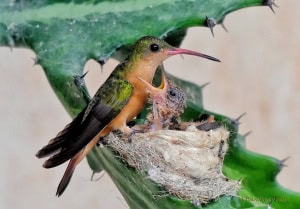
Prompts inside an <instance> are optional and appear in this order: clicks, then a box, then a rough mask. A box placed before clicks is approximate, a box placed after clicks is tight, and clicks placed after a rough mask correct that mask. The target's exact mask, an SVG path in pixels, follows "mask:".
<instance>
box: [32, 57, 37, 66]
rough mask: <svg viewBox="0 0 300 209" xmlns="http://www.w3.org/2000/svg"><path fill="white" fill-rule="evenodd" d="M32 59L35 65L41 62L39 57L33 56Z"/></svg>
mask: <svg viewBox="0 0 300 209" xmlns="http://www.w3.org/2000/svg"><path fill="white" fill-rule="evenodd" d="M31 59H32V60H33V65H38V64H39V59H38V57H37V56H36V57H31Z"/></svg>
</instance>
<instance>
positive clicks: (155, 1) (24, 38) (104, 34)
mask: <svg viewBox="0 0 300 209" xmlns="http://www.w3.org/2000/svg"><path fill="white" fill-rule="evenodd" d="M263 2H265V1H263V0H210V1H207V0H195V1H192V0H144V1H142V0H140V1H135V0H94V1H93V0H73V1H72V0H40V1H35V0H22V1H21V0H18V1H8V0H5V1H3V2H1V3H0V45H3V46H10V47H18V46H24V47H28V48H30V49H32V50H33V51H35V53H36V55H37V63H38V64H41V65H42V67H43V69H44V71H45V73H46V75H47V78H48V80H49V83H50V85H51V86H52V88H53V90H54V91H55V93H56V94H57V96H58V98H59V99H60V101H61V102H62V103H63V105H64V106H65V108H66V109H67V111H68V112H69V113H70V115H72V116H73V117H74V116H75V115H77V114H78V112H80V111H81V110H82V109H83V108H84V107H85V106H86V104H87V103H88V101H89V94H88V92H87V89H86V87H85V85H78V82H77V84H76V83H75V82H74V81H75V78H76V77H78V76H81V75H82V72H83V66H84V64H85V62H86V61H87V60H88V59H95V60H101V61H103V60H106V59H108V58H109V57H111V56H114V57H117V58H119V59H122V58H124V56H126V50H128V48H129V46H130V45H132V44H133V43H134V41H135V40H137V39H138V38H140V37H141V36H144V35H154V36H158V37H164V38H166V39H167V40H168V41H169V42H170V43H172V44H174V45H178V44H179V43H180V42H181V40H182V38H183V36H184V34H185V30H186V28H187V27H190V26H203V25H205V21H206V17H212V18H214V19H215V20H216V21H217V22H218V23H220V22H221V21H222V20H223V19H224V17H225V16H226V15H227V14H228V13H230V12H232V11H235V10H237V9H241V8H244V7H249V6H258V5H262V4H263ZM173 80H174V81H175V82H176V83H177V84H178V85H180V86H182V87H183V88H184V89H185V90H186V92H187V93H188V105H187V109H186V111H185V112H184V114H183V115H182V118H183V119H184V120H191V119H193V118H195V117H197V116H198V115H200V114H203V113H209V112H208V111H206V110H203V109H201V108H200V107H201V106H202V96H201V87H198V86H196V85H194V84H191V83H189V82H186V81H181V80H180V79H176V78H173ZM209 114H210V113H209ZM215 118H216V120H218V121H222V122H223V124H224V126H226V127H228V128H229V130H230V131H231V137H230V150H229V153H228V154H227V155H226V158H225V164H224V168H223V172H224V173H225V174H226V175H227V176H228V177H229V178H232V179H242V186H243V188H242V189H241V190H240V191H239V195H240V197H228V196H227V197H226V196H224V197H221V198H220V199H219V200H217V201H215V202H212V203H211V204H208V205H206V206H204V208H213V209H217V208H218V209H219V208H256V209H259V208H266V206H267V205H268V204H269V203H271V205H272V207H273V208H299V207H300V196H299V194H297V193H294V192H291V191H288V190H286V189H284V188H282V187H281V186H280V185H278V183H277V182H276V179H275V178H276V175H277V173H278V172H279V171H280V167H281V166H280V161H278V160H276V159H274V158H270V157H267V156H263V155H258V154H255V153H252V152H250V151H248V150H246V149H245V147H244V145H243V142H244V139H243V138H242V136H240V135H238V134H237V129H236V127H235V126H233V124H232V121H231V119H229V118H227V117H223V116H221V115H217V114H215ZM88 160H89V162H90V165H91V167H92V168H93V170H94V171H95V172H99V171H101V170H102V169H104V170H105V171H106V172H108V173H109V175H110V176H111V177H112V179H113V181H114V182H115V183H116V185H117V187H118V188H119V189H120V191H121V193H122V194H123V195H124V197H125V199H126V201H127V202H128V204H129V206H130V208H132V209H134V208H145V209H147V208H151V209H152V208H186V209H189V208H195V207H194V206H193V205H192V204H191V203H190V202H189V201H182V200H178V199H177V198H175V197H172V196H169V195H167V196H164V195H161V194H162V191H163V189H162V188H160V187H159V186H157V185H155V184H154V183H153V182H151V181H150V180H149V179H147V178H145V174H143V173H140V172H137V171H135V170H134V169H132V168H130V167H128V166H127V164H126V163H125V162H123V161H122V160H120V158H119V157H118V155H117V154H116V153H114V151H112V150H111V149H109V148H105V147H104V148H95V149H94V150H93V151H92V152H91V153H90V154H89V156H88ZM199 208H201V207H199Z"/></svg>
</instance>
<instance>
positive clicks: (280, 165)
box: [277, 157, 291, 169]
mask: <svg viewBox="0 0 300 209" xmlns="http://www.w3.org/2000/svg"><path fill="white" fill-rule="evenodd" d="M290 158H291V157H286V158H284V159H282V160H278V162H277V163H278V166H279V168H280V169H282V168H283V167H287V165H286V164H285V162H286V161H287V160H288V159H290Z"/></svg>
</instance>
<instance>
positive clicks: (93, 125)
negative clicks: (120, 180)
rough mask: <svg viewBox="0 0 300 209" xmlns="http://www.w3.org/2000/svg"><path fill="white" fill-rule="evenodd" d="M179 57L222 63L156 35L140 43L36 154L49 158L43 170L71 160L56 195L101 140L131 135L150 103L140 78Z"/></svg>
mask: <svg viewBox="0 0 300 209" xmlns="http://www.w3.org/2000/svg"><path fill="white" fill-rule="evenodd" d="M177 54H188V55H194V56H198V57H203V58H206V59H209V60H212V61H216V62H220V60H218V59H216V58H214V57H211V56H209V55H206V54H202V53H199V52H195V51H191V50H187V49H181V48H176V47H173V46H171V45H169V44H168V43H166V42H165V41H164V40H162V39H159V38H156V37H153V36H144V37H142V38H140V39H139V40H137V41H136V43H135V44H134V45H133V47H132V50H131V53H130V54H129V55H128V57H127V58H126V59H125V60H124V61H123V62H122V63H120V64H119V65H117V67H116V68H115V69H114V70H113V72H112V73H111V75H110V76H109V77H108V79H107V80H106V81H105V82H104V84H103V85H102V86H100V88H99V89H98V91H97V92H96V93H95V95H94V96H93V98H92V99H91V100H90V102H89V103H88V105H87V106H86V107H85V108H84V109H83V110H82V111H81V112H80V113H79V114H78V116H76V117H75V118H74V119H73V121H72V122H71V123H69V124H68V125H67V126H66V127H65V128H64V129H63V130H62V131H60V132H59V133H58V134H57V136H56V137H54V138H53V139H51V140H50V141H49V143H48V144H47V145H46V146H44V147H42V148H41V149H40V150H39V151H38V152H37V154H36V156H37V157H38V158H45V157H49V158H48V159H47V160H46V161H45V162H44V164H43V167H44V168H53V167H56V166H58V165H61V164H63V163H64V162H66V161H68V160H69V164H68V166H67V168H66V171H65V173H64V175H63V177H62V179H61V181H60V183H59V185H58V188H57V191H56V195H57V196H60V195H61V194H62V193H63V192H64V191H65V189H66V187H67V186H68V184H69V182H70V180H71V177H72V175H73V173H74V170H75V168H76V166H77V165H78V164H79V163H80V161H81V160H82V159H83V158H84V157H85V156H86V155H87V154H88V153H89V151H90V150H91V149H92V148H93V147H94V146H95V145H96V144H97V142H98V141H99V139H100V138H101V137H104V136H106V135H107V134H108V133H110V132H111V131H114V130H118V131H120V132H122V133H123V134H124V135H128V136H130V134H132V132H133V131H132V130H131V129H130V128H129V127H128V126H127V123H128V122H130V121H131V120H132V119H133V118H134V117H136V116H137V115H138V114H139V113H140V112H141V110H142V108H143V107H144V106H145V104H146V102H147V90H146V86H145V85H144V84H143V82H141V80H140V79H143V80H144V81H146V82H148V83H152V80H153V77H154V74H155V72H156V69H157V68H158V66H159V65H161V63H162V62H163V61H164V60H165V59H167V58H169V57H171V56H173V55H177Z"/></svg>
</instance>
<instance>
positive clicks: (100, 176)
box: [91, 171, 104, 181]
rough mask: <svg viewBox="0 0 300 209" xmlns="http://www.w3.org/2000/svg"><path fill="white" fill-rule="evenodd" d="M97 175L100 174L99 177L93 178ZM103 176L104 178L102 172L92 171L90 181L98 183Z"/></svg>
mask: <svg viewBox="0 0 300 209" xmlns="http://www.w3.org/2000/svg"><path fill="white" fill-rule="evenodd" d="M97 173H100V175H99V176H98V177H97V178H94V176H95V175H96V174H97ZM103 176H104V172H102V171H100V172H95V171H93V173H92V176H91V181H99V180H100V179H101V178H102V177H103Z"/></svg>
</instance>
